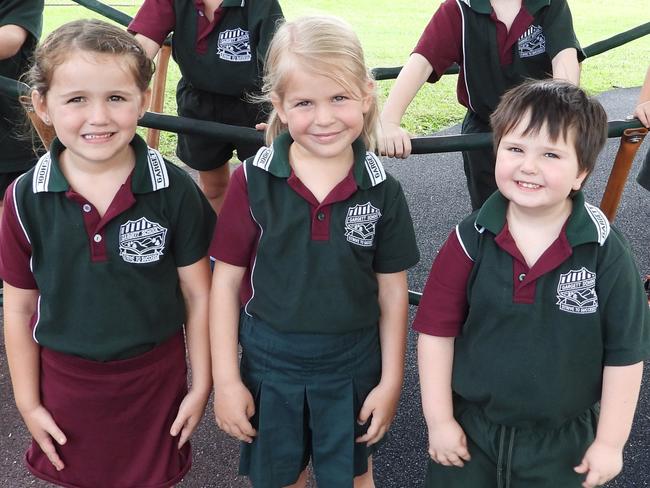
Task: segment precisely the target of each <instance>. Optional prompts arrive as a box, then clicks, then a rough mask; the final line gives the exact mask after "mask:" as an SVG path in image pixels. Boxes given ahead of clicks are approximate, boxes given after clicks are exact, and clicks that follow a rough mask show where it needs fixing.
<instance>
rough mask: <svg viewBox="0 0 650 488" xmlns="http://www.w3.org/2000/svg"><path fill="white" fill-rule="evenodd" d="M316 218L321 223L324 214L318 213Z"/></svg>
mask: <svg viewBox="0 0 650 488" xmlns="http://www.w3.org/2000/svg"><path fill="white" fill-rule="evenodd" d="M316 218H317V219H318V220H320V221H321V222H322V221H323V220H325V212H318V215H316Z"/></svg>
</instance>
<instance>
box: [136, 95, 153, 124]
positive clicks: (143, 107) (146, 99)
mask: <svg viewBox="0 0 650 488" xmlns="http://www.w3.org/2000/svg"><path fill="white" fill-rule="evenodd" d="M150 103H151V88H147V89H146V90H145V91H143V92H142V100H141V101H140V116H139V117H138V119H141V118H142V117H143V116H144V114H145V112H146V111H147V110H148V109H149V104H150Z"/></svg>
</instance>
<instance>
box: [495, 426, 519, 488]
mask: <svg viewBox="0 0 650 488" xmlns="http://www.w3.org/2000/svg"><path fill="white" fill-rule="evenodd" d="M508 429H510V440H509V441H508V454H507V457H506V465H505V471H506V473H505V484H504V482H503V467H504V466H503V454H504V447H505V441H506V435H507V433H508ZM515 430H516V429H515V428H514V427H506V426H505V425H502V426H501V432H500V433H499V455H498V458H497V488H510V478H511V471H512V452H513V450H514V447H515Z"/></svg>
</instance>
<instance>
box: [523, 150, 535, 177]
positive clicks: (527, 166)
mask: <svg viewBox="0 0 650 488" xmlns="http://www.w3.org/2000/svg"><path fill="white" fill-rule="evenodd" d="M520 169H521V171H522V173H526V174H535V173H537V160H536V158H535V155H533V154H526V155H525V156H524V158H523V161H522V162H521V168H520Z"/></svg>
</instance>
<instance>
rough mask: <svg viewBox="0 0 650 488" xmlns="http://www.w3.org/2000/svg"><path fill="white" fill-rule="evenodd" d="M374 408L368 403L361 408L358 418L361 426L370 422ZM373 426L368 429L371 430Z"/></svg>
mask: <svg viewBox="0 0 650 488" xmlns="http://www.w3.org/2000/svg"><path fill="white" fill-rule="evenodd" d="M373 409H374V407H373V406H372V405H369V404H368V403H367V402H364V404H363V405H362V406H361V410H359V415H358V416H357V423H358V424H359V425H363V424H365V423H366V422H368V419H369V418H370V415H372V411H373ZM371 427H372V425H371V426H370V427H369V428H368V430H370V428H371Z"/></svg>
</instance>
